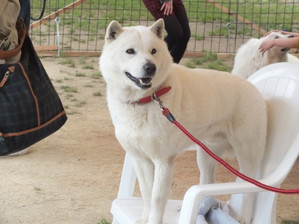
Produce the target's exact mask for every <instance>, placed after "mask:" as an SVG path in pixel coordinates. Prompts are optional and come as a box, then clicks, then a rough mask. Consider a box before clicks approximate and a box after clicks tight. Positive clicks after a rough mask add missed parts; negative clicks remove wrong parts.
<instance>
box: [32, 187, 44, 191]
mask: <svg viewBox="0 0 299 224" xmlns="http://www.w3.org/2000/svg"><path fill="white" fill-rule="evenodd" d="M34 190H35V191H41V190H42V189H41V188H40V187H34Z"/></svg>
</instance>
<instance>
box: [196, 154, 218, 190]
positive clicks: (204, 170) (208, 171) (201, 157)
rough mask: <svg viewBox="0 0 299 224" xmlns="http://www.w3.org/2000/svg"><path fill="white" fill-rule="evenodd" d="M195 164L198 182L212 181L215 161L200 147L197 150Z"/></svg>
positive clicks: (209, 182) (213, 179)
mask: <svg viewBox="0 0 299 224" xmlns="http://www.w3.org/2000/svg"><path fill="white" fill-rule="evenodd" d="M197 166H198V168H199V171H200V179H199V184H211V183H214V181H215V174H214V173H215V166H216V162H215V161H214V160H213V159H212V158H211V157H210V156H209V155H207V154H206V153H205V152H204V151H203V150H202V149H198V150H197Z"/></svg>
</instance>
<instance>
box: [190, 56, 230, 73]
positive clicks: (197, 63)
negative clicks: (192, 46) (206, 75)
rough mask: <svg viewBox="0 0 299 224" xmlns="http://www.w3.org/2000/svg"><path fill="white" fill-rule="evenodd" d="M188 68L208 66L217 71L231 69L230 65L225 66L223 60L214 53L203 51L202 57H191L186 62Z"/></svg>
mask: <svg viewBox="0 0 299 224" xmlns="http://www.w3.org/2000/svg"><path fill="white" fill-rule="evenodd" d="M186 67H188V68H198V67H200V68H208V69H214V70H219V71H226V72H228V71H231V67H229V66H227V65H226V64H225V63H224V61H223V60H221V59H219V58H218V57H217V54H215V53H204V54H203V56H202V57H199V58H192V59H191V60H190V61H187V62H186Z"/></svg>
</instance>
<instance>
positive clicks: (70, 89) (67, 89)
mask: <svg viewBox="0 0 299 224" xmlns="http://www.w3.org/2000/svg"><path fill="white" fill-rule="evenodd" d="M61 89H63V90H64V91H65V92H67V93H77V92H78V90H77V88H76V87H71V86H61Z"/></svg>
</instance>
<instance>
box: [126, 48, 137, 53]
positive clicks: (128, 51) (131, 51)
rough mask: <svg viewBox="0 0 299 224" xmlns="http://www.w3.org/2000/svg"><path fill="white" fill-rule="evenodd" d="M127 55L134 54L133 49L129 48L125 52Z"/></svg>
mask: <svg viewBox="0 0 299 224" xmlns="http://www.w3.org/2000/svg"><path fill="white" fill-rule="evenodd" d="M126 53H127V54H135V53H136V52H135V50H134V49H133V48H129V49H128V50H126Z"/></svg>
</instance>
